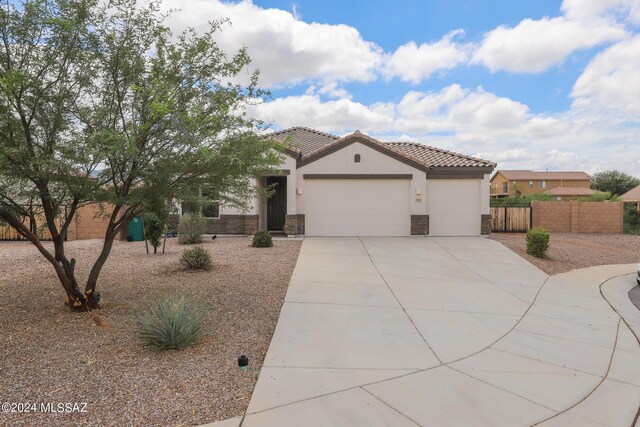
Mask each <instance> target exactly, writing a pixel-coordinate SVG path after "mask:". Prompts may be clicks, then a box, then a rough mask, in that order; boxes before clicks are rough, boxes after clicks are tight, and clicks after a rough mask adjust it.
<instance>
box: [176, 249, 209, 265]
mask: <svg viewBox="0 0 640 427" xmlns="http://www.w3.org/2000/svg"><path fill="white" fill-rule="evenodd" d="M180 264H181V265H182V266H183V267H184V268H188V269H191V270H209V269H211V255H210V254H209V251H207V250H206V249H202V248H201V247H200V246H196V247H195V248H192V249H186V250H185V251H184V252H183V253H182V256H181V257H180Z"/></svg>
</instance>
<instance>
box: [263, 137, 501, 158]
mask: <svg viewBox="0 0 640 427" xmlns="http://www.w3.org/2000/svg"><path fill="white" fill-rule="evenodd" d="M353 135H357V136H359V137H361V138H365V139H367V140H369V141H371V142H374V143H376V144H379V145H381V146H383V147H385V148H388V149H390V150H391V151H393V152H395V153H397V154H399V155H401V156H402V157H405V158H407V159H409V160H412V161H415V162H417V163H420V164H422V165H424V166H427V167H461V166H462V167H495V165H496V164H495V163H492V162H489V161H487V160H482V159H477V158H475V157H470V156H465V155H463V154H458V153H454V152H452V151H447V150H443V149H440V148H435V147H430V146H428V145H424V144H418V143H415V142H381V141H378V140H376V139H374V138H371V137H370V136H368V135H365V134H362V133H360V132H359V131H356V132H355V133H353V134H350V135H347V136H344V137H342V138H339V137H337V136H335V135H331V134H329V133H324V132H320V131H317V130H314V129H310V128H306V127H293V128H289V129H284V130H281V131H278V132H273V133H270V134H267V135H266V136H267V137H271V138H275V139H277V140H279V141H283V142H284V141H285V140H286V141H287V142H288V143H289V144H290V145H291V146H292V147H293V148H294V149H297V150H300V151H301V152H302V154H303V156H309V155H310V154H312V153H313V154H315V153H317V152H319V151H324V150H323V149H324V148H325V147H327V146H328V145H331V144H333V143H335V142H336V141H339V140H340V141H342V140H344V139H345V138H347V137H351V136H353ZM287 138H288V139H287Z"/></svg>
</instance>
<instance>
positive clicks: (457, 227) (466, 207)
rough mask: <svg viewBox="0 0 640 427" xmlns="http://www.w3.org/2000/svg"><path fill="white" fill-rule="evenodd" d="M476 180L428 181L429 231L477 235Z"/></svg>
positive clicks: (477, 198)
mask: <svg viewBox="0 0 640 427" xmlns="http://www.w3.org/2000/svg"><path fill="white" fill-rule="evenodd" d="M480 194H481V191H480V180H432V181H430V182H429V194H428V206H429V234H430V235H432V236H478V235H480V225H481V224H480V216H481V215H480Z"/></svg>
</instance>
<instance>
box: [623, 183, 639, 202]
mask: <svg viewBox="0 0 640 427" xmlns="http://www.w3.org/2000/svg"><path fill="white" fill-rule="evenodd" d="M620 197H622V200H624V201H626V202H640V185H638V186H637V187H636V188H632V189H631V190H629V191H627V192H626V193H624V194H623V195H622V196H620Z"/></svg>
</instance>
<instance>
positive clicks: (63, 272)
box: [2, 215, 87, 311]
mask: <svg viewBox="0 0 640 427" xmlns="http://www.w3.org/2000/svg"><path fill="white" fill-rule="evenodd" d="M2 218H4V219H5V221H7V222H8V223H9V225H10V226H12V227H13V228H14V229H16V231H18V233H20V234H21V235H22V236H23V237H25V238H26V239H27V240H29V241H30V242H31V243H33V245H34V246H35V247H36V248H37V249H38V251H39V252H40V253H41V254H42V255H43V256H44V257H45V258H46V260H47V261H49V263H51V265H52V266H53V269H54V270H55V272H56V275H57V276H58V279H59V280H60V283H61V284H62V287H63V288H64V291H65V292H66V294H67V304H69V307H70V308H71V309H72V310H75V311H83V310H86V308H87V307H86V298H85V296H84V294H83V293H82V292H81V291H80V288H79V287H78V282H77V281H76V278H75V274H74V267H75V260H74V259H72V260H71V261H69V260H67V258H66V257H65V255H64V241H63V238H62V237H61V236H60V235H58V234H54V236H55V237H54V249H55V250H54V254H55V255H54V254H51V252H49V251H48V250H46V249H45V248H44V246H42V243H41V242H40V240H39V239H38V236H37V235H36V234H35V233H34V232H33V231H31V230H30V229H29V228H28V227H26V226H25V225H24V224H23V223H22V221H20V220H19V219H18V218H16V217H14V216H12V215H2Z"/></svg>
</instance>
